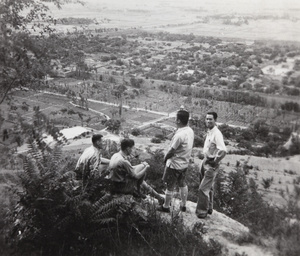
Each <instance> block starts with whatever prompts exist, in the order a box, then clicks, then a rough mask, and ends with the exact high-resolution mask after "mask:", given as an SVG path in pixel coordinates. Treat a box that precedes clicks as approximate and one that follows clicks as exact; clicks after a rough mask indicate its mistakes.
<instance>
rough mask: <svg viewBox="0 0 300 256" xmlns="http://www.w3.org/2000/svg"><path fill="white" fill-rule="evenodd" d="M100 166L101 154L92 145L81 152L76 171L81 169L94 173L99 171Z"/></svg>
mask: <svg viewBox="0 0 300 256" xmlns="http://www.w3.org/2000/svg"><path fill="white" fill-rule="evenodd" d="M100 164H101V152H100V150H99V149H98V148H96V147H95V146H93V145H92V146H90V147H88V148H86V149H85V150H84V151H83V153H82V155H81V156H80V158H79V159H78V162H77V164H76V169H78V168H81V169H82V170H85V171H88V172H94V171H98V170H99V166H100Z"/></svg>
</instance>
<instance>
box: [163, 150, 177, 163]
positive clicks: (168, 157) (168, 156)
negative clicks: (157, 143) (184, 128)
mask: <svg viewBox="0 0 300 256" xmlns="http://www.w3.org/2000/svg"><path fill="white" fill-rule="evenodd" d="M175 151H176V149H174V148H171V149H170V150H169V151H168V152H167V154H166V155H165V157H164V163H166V162H167V160H168V159H170V158H171V157H173V156H174V155H175Z"/></svg>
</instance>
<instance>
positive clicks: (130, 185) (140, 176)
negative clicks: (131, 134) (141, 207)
mask: <svg viewBox="0 0 300 256" xmlns="http://www.w3.org/2000/svg"><path fill="white" fill-rule="evenodd" d="M133 148H134V141H133V140H132V139H123V140H122V141H121V150H120V151H119V152H117V153H115V154H114V155H113V156H112V157H111V159H110V163H109V166H108V169H109V171H110V174H109V178H110V179H111V181H112V188H111V190H112V193H120V194H132V195H134V196H135V197H139V198H145V195H143V194H142V193H141V191H140V188H141V187H142V188H144V189H146V190H147V191H148V192H150V194H151V195H152V196H154V197H155V198H156V199H158V201H162V200H163V198H162V196H160V195H159V194H158V193H157V192H156V191H155V190H154V189H153V188H152V187H151V186H149V185H148V184H147V183H146V182H145V181H144V178H145V176H146V172H147V170H148V168H149V164H148V163H147V162H142V163H141V164H138V165H135V166H132V165H131V163H130V162H129V161H128V160H127V159H128V157H129V156H130V155H131V154H132V152H133Z"/></svg>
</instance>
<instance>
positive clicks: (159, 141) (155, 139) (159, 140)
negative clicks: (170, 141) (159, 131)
mask: <svg viewBox="0 0 300 256" xmlns="http://www.w3.org/2000/svg"><path fill="white" fill-rule="evenodd" d="M151 142H152V143H157V144H158V143H161V139H159V138H156V137H154V138H152V139H151Z"/></svg>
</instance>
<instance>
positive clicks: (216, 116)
mask: <svg viewBox="0 0 300 256" xmlns="http://www.w3.org/2000/svg"><path fill="white" fill-rule="evenodd" d="M206 115H213V117H214V119H215V121H217V118H218V114H217V113H216V112H214V111H212V112H207V113H206Z"/></svg>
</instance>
